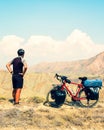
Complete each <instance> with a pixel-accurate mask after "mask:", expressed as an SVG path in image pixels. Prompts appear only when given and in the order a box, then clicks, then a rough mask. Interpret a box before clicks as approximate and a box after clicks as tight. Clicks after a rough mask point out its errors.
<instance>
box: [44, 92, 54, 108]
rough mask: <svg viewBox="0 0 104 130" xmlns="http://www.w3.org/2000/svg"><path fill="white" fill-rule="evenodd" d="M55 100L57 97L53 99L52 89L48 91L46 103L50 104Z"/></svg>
mask: <svg viewBox="0 0 104 130" xmlns="http://www.w3.org/2000/svg"><path fill="white" fill-rule="evenodd" d="M54 102H55V99H52V95H51V91H49V92H48V93H47V96H46V101H45V102H44V105H49V106H50V105H51V104H52V103H54Z"/></svg>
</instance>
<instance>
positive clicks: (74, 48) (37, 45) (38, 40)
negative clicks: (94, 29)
mask: <svg viewBox="0 0 104 130" xmlns="http://www.w3.org/2000/svg"><path fill="white" fill-rule="evenodd" d="M19 48H24V49H25V50H26V54H25V58H26V59H27V62H28V64H29V66H30V65H34V64H36V63H38V62H43V61H71V60H79V59H85V58H90V57H92V56H94V55H96V54H98V53H100V52H101V51H103V50H104V45H102V44H95V43H94V42H93V41H92V40H91V38H90V37H89V36H88V35H87V34H86V33H85V32H82V31H80V30H78V29H76V30H74V31H73V32H72V33H71V35H70V36H68V37H67V38H66V40H65V41H56V40H54V39H52V38H51V37H49V36H31V37H30V38H29V39H28V40H27V41H25V40H24V39H23V38H21V37H18V36H15V35H11V36H5V37H3V38H2V39H1V40H0V59H1V62H0V64H1V65H0V66H1V67H3V66H4V68H5V64H6V63H7V62H8V61H9V60H10V59H11V58H13V57H14V56H16V52H17V50H18V49H19ZM1 67H0V68H1Z"/></svg>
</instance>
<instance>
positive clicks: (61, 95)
mask: <svg viewBox="0 0 104 130" xmlns="http://www.w3.org/2000/svg"><path fill="white" fill-rule="evenodd" d="M65 98H66V92H65V91H64V90H58V91H56V93H55V103H56V104H57V105H62V104H63V103H64V101H65Z"/></svg>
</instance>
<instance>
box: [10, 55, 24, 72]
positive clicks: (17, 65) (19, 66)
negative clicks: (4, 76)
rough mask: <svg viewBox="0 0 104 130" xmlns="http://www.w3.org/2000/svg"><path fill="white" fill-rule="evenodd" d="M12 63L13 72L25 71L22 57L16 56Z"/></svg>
mask: <svg viewBox="0 0 104 130" xmlns="http://www.w3.org/2000/svg"><path fill="white" fill-rule="evenodd" d="M11 64H12V65H13V74H19V73H22V72H23V65H24V64H23V61H22V57H16V58H14V59H13V60H12V62H11Z"/></svg>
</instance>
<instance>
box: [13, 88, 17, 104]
mask: <svg viewBox="0 0 104 130" xmlns="http://www.w3.org/2000/svg"><path fill="white" fill-rule="evenodd" d="M12 97H13V100H14V102H15V98H16V89H13V91H12Z"/></svg>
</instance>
